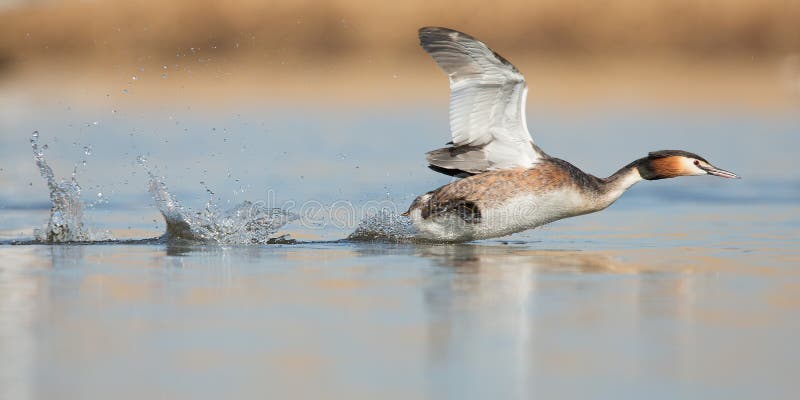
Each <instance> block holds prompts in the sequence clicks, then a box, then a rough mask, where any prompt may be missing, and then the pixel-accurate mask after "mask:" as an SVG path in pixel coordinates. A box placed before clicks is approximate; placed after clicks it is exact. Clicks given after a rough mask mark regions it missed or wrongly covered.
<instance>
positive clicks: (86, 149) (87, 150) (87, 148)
mask: <svg viewBox="0 0 800 400" xmlns="http://www.w3.org/2000/svg"><path fill="white" fill-rule="evenodd" d="M83 154H86V155H87V156H90V155H92V145H88V146H83Z"/></svg>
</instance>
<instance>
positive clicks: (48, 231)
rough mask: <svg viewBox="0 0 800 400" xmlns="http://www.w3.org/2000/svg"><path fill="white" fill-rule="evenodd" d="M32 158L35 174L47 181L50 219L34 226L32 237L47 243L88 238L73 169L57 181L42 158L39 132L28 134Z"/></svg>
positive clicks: (42, 150)
mask: <svg viewBox="0 0 800 400" xmlns="http://www.w3.org/2000/svg"><path fill="white" fill-rule="evenodd" d="M31 147H32V148H33V159H34V161H36V166H37V167H38V168H39V174H41V175H42V178H44V179H45V181H46V182H47V188H48V189H49V190H50V203H51V206H50V219H49V220H48V221H47V225H46V226H45V227H43V228H42V229H35V230H34V236H35V237H36V240H38V241H41V242H47V243H57V242H75V241H88V240H92V238H91V235H90V233H89V231H88V230H86V229H85V228H84V226H83V206H82V203H81V187H80V185H78V181H77V171H76V170H75V169H73V170H72V176H71V177H70V180H69V181H66V180H63V179H62V180H61V181H58V180H56V178H55V174H53V169H52V168H50V165H48V164H47V160H46V159H45V157H44V150H45V149H46V148H47V147H46V145H45V146H42V147H40V146H39V132H38V131H34V132H33V134H31Z"/></svg>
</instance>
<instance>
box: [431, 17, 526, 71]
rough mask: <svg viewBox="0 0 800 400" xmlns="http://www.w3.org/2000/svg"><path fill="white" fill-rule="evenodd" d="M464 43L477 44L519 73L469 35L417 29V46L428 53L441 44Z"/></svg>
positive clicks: (441, 29) (448, 31)
mask: <svg viewBox="0 0 800 400" xmlns="http://www.w3.org/2000/svg"><path fill="white" fill-rule="evenodd" d="M464 41H467V42H477V43H479V44H480V45H481V46H483V47H485V48H486V49H487V50H489V51H490V52H492V55H493V56H494V57H495V58H496V59H497V60H498V61H500V63H501V64H503V65H505V66H506V67H508V68H511V70H512V71H514V72H519V70H518V69H517V67H515V66H514V64H511V62H510V61H508V60H507V59H506V58H505V57H503V56H501V55H500V54H498V53H497V52H496V51H494V50H492V49H491V48H489V46H487V45H486V43H483V42H482V41H480V40H478V39H476V38H475V37H473V36H471V35H469V34H466V33H464V32H460V31H457V30H455V29H450V28H444V27H440V26H424V27H422V28H419V45H420V46H422V48H423V49H425V51H427V52H429V53H430V52H431V51H433V49H437V48H438V47H439V46H440V45H441V43H458V42H464Z"/></svg>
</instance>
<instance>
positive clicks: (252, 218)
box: [137, 156, 298, 245]
mask: <svg viewBox="0 0 800 400" xmlns="http://www.w3.org/2000/svg"><path fill="white" fill-rule="evenodd" d="M137 160H138V162H139V164H140V165H142V166H143V167H144V168H145V170H146V171H147V174H148V176H149V177H150V182H149V188H148V190H149V191H150V194H151V195H152V196H153V200H155V203H156V207H157V208H158V210H159V211H160V212H161V215H162V216H164V221H165V222H166V224H167V231H166V233H165V234H164V239H166V240H189V241H200V242H212V243H219V244H240V245H241V244H274V243H293V240H291V239H289V237H288V236H287V235H284V236H278V237H273V236H272V235H274V234H275V233H276V232H277V231H278V230H279V229H280V228H281V227H283V226H284V225H286V224H287V223H289V222H291V221H294V220H296V219H298V216H297V215H296V214H294V213H291V212H288V211H285V210H283V209H280V208H271V207H267V206H266V205H264V204H260V203H253V202H250V201H244V202H242V203H240V204H238V205H237V206H235V207H233V208H231V209H229V210H224V211H223V210H221V209H220V208H219V206H218V205H217V204H216V203H215V202H213V201H209V202H207V203H206V205H205V207H204V208H203V209H202V210H201V211H193V210H192V209H190V208H187V207H184V206H182V205H181V204H180V203H179V202H178V201H177V200H176V199H175V197H174V196H173V195H172V194H171V193H170V192H169V190H167V186H166V184H164V181H163V180H162V179H161V178H159V177H157V176H156V175H155V174H153V173H152V171H150V169H149V168H147V165H146V160H145V159H144V157H141V156H140V157H138V158H137ZM207 191H208V189H207ZM209 192H210V191H209ZM212 193H213V192H212Z"/></svg>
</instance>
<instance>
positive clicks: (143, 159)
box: [136, 154, 147, 165]
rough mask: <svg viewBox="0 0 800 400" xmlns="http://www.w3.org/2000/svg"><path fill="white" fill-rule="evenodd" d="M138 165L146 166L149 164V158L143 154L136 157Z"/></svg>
mask: <svg viewBox="0 0 800 400" xmlns="http://www.w3.org/2000/svg"><path fill="white" fill-rule="evenodd" d="M136 163H137V164H139V165H145V164H146V163H147V157H145V156H143V155H141V154H140V155H138V156H136Z"/></svg>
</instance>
